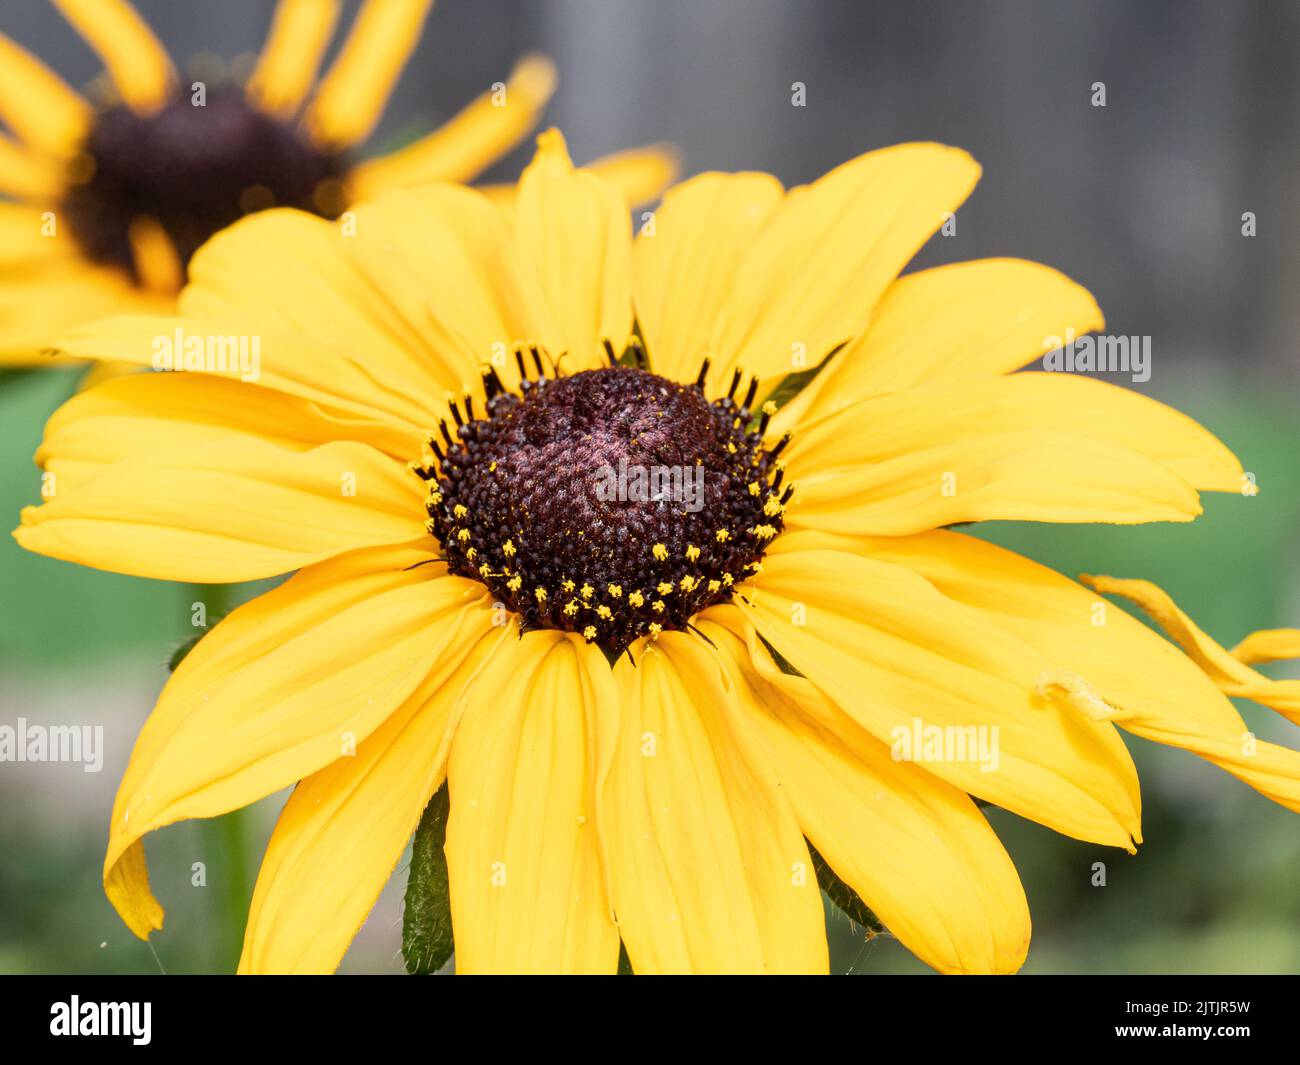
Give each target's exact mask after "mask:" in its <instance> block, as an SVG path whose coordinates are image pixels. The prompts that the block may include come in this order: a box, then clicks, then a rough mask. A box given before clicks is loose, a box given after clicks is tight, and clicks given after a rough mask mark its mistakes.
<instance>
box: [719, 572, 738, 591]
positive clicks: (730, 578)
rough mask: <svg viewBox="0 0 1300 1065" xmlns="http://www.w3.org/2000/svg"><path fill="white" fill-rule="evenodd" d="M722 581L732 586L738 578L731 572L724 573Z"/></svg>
mask: <svg viewBox="0 0 1300 1065" xmlns="http://www.w3.org/2000/svg"><path fill="white" fill-rule="evenodd" d="M722 583H723V584H725V585H726V586H727V587H728V588H730V587H731V586H732V585H733V584H735V583H736V578H735V577H733V576H732V575H731V574H730V573H724V574H723V575H722Z"/></svg>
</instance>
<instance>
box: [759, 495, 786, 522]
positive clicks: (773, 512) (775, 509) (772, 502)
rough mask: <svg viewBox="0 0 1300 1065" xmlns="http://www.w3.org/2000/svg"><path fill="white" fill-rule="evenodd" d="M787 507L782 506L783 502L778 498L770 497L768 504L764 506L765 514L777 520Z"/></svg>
mask: <svg viewBox="0 0 1300 1065" xmlns="http://www.w3.org/2000/svg"><path fill="white" fill-rule="evenodd" d="M783 510H785V507H783V506H781V501H780V500H779V499H777V498H776V496H768V497H767V502H766V503H764V504H763V513H764V514H766V515H767V516H768V517H769V518H775V517H776V516H777V515H778V514H780V513H781V511H783Z"/></svg>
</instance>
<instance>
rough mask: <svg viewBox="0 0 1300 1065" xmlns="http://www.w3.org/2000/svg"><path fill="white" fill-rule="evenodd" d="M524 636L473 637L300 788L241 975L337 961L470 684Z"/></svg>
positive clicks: (509, 631)
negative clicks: (464, 651) (509, 642)
mask: <svg viewBox="0 0 1300 1065" xmlns="http://www.w3.org/2000/svg"><path fill="white" fill-rule="evenodd" d="M476 637H477V642H475V640H476ZM517 638H518V632H517V630H515V629H514V628H513V627H501V628H497V629H494V630H491V631H490V632H488V633H485V634H482V635H481V636H477V634H476V633H473V632H471V633H470V634H469V635H468V637H467V641H466V642H467V644H469V645H472V647H473V650H472V651H470V652H469V654H468V655H466V657H465V660H464V661H463V662H461V663H460V665H459V666H458V667H457V668H456V669H455V670H454V671H452V672H448V671H447V668H446V667H447V665H448V664H449V663H450V662H452V661H454V657H455V656H454V655H452V656H448V659H447V662H445V663H443V666H444V668H443V669H442V670H439V671H438V672H436V673H433V674H431V675H430V676H429V677H428V678H427V679H426V680H425V681H424V682H423V683H421V684H420V686H419V687H418V688H417V689H416V690H415V692H414V693H413V694H412V695H411V696H410V698H408V699H407V700H406V702H404V703H403V704H402V705H401V706H400V707H398V708H397V709H396V710H395V711H394V712H393V713H392V715H391V716H390V717H389V718H388V720H386V721H385V722H384V723H383V724H382V725H380V726H379V727H378V728H377V729H375V731H374V732H373V733H371V734H370V735H369V736H367V737H366V739H365V740H363V741H362V742H361V743H360V744H359V745H358V747H357V749H356V753H355V754H354V755H351V756H347V757H343V758H339V759H337V760H335V761H334V762H331V763H330V764H329V765H327V766H326V767H325V768H324V769H321V770H318V771H317V772H315V773H313V774H312V775H311V776H309V777H307V778H306V779H305V780H303V781H302V783H300V784H299V785H298V786H297V788H295V789H294V792H293V794H292V795H291V796H290V797H289V801H288V802H287V803H286V804H285V807H284V810H283V811H282V812H281V813H280V819H279V821H277V822H276V826H275V832H274V833H273V834H272V835H271V842H270V843H269V844H268V845H267V850H266V857H265V858H264V859H263V860H262V869H261V872H260V873H259V874H258V878H257V888H256V890H255V891H254V893H253V904H252V907H251V909H250V910H249V915H248V925H247V928H246V930H245V933H244V953H243V957H242V958H241V959H240V964H239V971H240V972H242V973H330V972H333V971H334V969H335V968H337V967H338V964H339V962H340V961H341V960H342V958H343V955H344V953H345V952H346V950H347V948H348V944H349V943H350V942H351V941H352V938H353V936H354V935H356V932H357V930H358V929H359V928H360V927H361V925H362V923H363V922H364V921H365V919H366V915H367V914H369V912H370V909H371V907H372V906H374V904H375V900H376V899H377V898H378V897H379V892H380V891H381V890H382V888H383V886H384V882H385V881H386V880H387V879H388V877H389V875H390V873H391V872H392V870H393V867H394V866H395V865H396V864H397V860H398V859H399V858H400V857H401V855H402V851H403V849H404V848H405V847H406V843H407V841H408V840H409V839H410V837H411V833H412V832H414V831H415V827H416V825H418V824H419V822H420V815H421V813H422V812H423V810H424V808H425V806H426V805H427V804H428V802H429V799H430V798H431V797H432V795H433V793H434V792H435V791H437V789H438V788H439V786H440V785H441V784H442V781H443V779H444V778H445V776H446V771H447V770H446V766H447V751H448V749H449V747H450V745H451V738H452V734H453V732H454V731H455V728H456V724H457V722H458V721H459V718H460V708H461V704H462V703H463V701H464V696H463V692H464V690H465V688H466V686H467V685H473V684H474V683H476V682H477V678H478V675H479V674H480V673H481V671H482V670H483V669H485V668H491V666H492V662H493V658H494V655H495V653H496V650H497V647H498V645H499V644H500V643H501V642H502V640H504V639H517ZM444 673H445V674H446V675H445V676H444V675H443V674H444Z"/></svg>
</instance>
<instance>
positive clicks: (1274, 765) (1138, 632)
mask: <svg viewBox="0 0 1300 1065" xmlns="http://www.w3.org/2000/svg"><path fill="white" fill-rule="evenodd" d="M783 546H784V547H788V548H789V549H796V548H799V547H800V546H802V547H805V548H806V547H808V546H837V547H839V548H840V549H843V550H853V551H857V552H861V553H863V554H865V555H867V556H869V557H871V558H876V559H879V560H881V561H884V562H891V563H895V564H897V565H900V566H906V567H907V568H909V569H911V570H913V571H914V572H916V573H919V574H920V575H921V576H923V577H924V578H925V579H926V580H928V581H930V583H931V584H933V585H934V586H935V587H936V588H938V589H939V590H940V591H941V592H942V593H943V594H944V595H946V596H948V597H949V598H950V599H954V600H956V601H958V602H960V603H963V604H965V605H966V606H968V607H970V608H971V609H973V610H976V611H978V612H979V613H980V614H981V615H983V616H984V617H985V618H986V619H987V621H988V623H989V624H991V625H996V626H997V627H999V628H1002V629H1005V630H1006V631H1008V632H1010V633H1012V634H1013V635H1015V636H1017V637H1019V638H1020V639H1022V640H1024V642H1025V643H1027V644H1029V645H1031V646H1032V647H1034V648H1035V649H1036V650H1038V651H1040V652H1041V653H1042V654H1043V655H1045V656H1046V657H1047V658H1049V659H1051V661H1052V662H1053V663H1055V664H1056V666H1058V667H1059V668H1060V669H1062V670H1065V671H1068V672H1070V673H1072V674H1074V675H1076V676H1080V677H1083V678H1085V679H1086V680H1087V682H1088V684H1089V685H1091V686H1092V687H1093V688H1095V690H1096V692H1097V693H1098V695H1099V696H1100V697H1101V699H1102V700H1104V704H1105V705H1103V706H1101V707H1100V708H1098V707H1096V706H1095V705H1094V706H1092V707H1091V709H1092V710H1093V711H1094V712H1096V711H1098V710H1100V713H1101V714H1102V716H1107V717H1111V718H1112V719H1113V720H1114V721H1115V723H1116V724H1118V725H1119V726H1120V727H1121V728H1123V729H1125V730H1126V731H1129V732H1132V733H1133V734H1134V735H1137V736H1142V737H1144V738H1146V739H1150V740H1154V741H1155V742H1157V743H1164V744H1169V745H1171V746H1175V747H1182V748H1186V749H1187V750H1190V751H1192V752H1193V753H1195V754H1198V755H1201V756H1202V757H1204V758H1206V759H1208V760H1209V761H1211V762H1213V763H1214V764H1215V765H1218V766H1220V767H1221V768H1222V769H1224V770H1226V771H1227V772H1229V773H1232V774H1233V775H1234V776H1237V777H1239V778H1240V779H1241V780H1243V781H1245V782H1246V783H1247V784H1249V785H1250V786H1251V787H1253V788H1256V789H1257V790H1259V791H1260V792H1262V793H1263V794H1265V795H1267V796H1268V797H1269V798H1271V799H1273V800H1274V801H1276V802H1279V803H1281V804H1282V805H1284V806H1288V807H1290V808H1291V809H1300V752H1295V751H1290V750H1287V749H1286V748H1284V747H1279V746H1276V745H1274V744H1267V743H1258V742H1257V741H1254V739H1253V737H1251V736H1250V734H1249V733H1248V731H1247V728H1246V724H1245V722H1243V721H1242V719H1241V715H1240V714H1238V713H1237V711H1236V710H1235V709H1234V708H1233V706H1232V704H1231V703H1230V702H1228V700H1227V699H1226V698H1225V697H1224V696H1223V694H1222V693H1221V692H1219V691H1218V690H1216V688H1215V685H1214V683H1213V682H1212V681H1211V679H1210V677H1208V676H1206V674H1205V673H1204V672H1203V671H1202V670H1201V669H1199V668H1198V667H1197V666H1196V664H1194V663H1193V662H1192V661H1191V660H1190V659H1189V658H1188V657H1186V656H1185V655H1183V654H1182V653H1180V652H1179V650H1178V649H1177V648H1176V647H1175V646H1174V645H1173V644H1171V643H1169V642H1167V641H1166V640H1162V639H1161V638H1160V637H1159V636H1157V635H1156V634H1155V633H1154V632H1152V631H1151V630H1150V629H1149V628H1147V626H1145V625H1143V624H1141V623H1140V622H1139V621H1137V620H1136V619H1134V618H1132V617H1130V616H1129V615H1128V614H1126V613H1124V612H1123V611H1121V610H1115V609H1114V608H1112V607H1110V606H1109V605H1108V604H1107V603H1106V602H1105V601H1104V600H1103V599H1101V598H1099V597H1098V596H1097V595H1096V594H1095V593H1093V592H1090V591H1089V590H1088V589H1086V588H1084V587H1082V586H1080V585H1078V584H1076V583H1075V582H1074V581H1071V580H1069V579H1068V578H1066V577H1063V576H1061V575H1060V574H1059V573H1056V572H1054V571H1052V570H1050V569H1048V568H1046V567H1045V566H1040V565H1038V564H1037V563H1035V562H1031V561H1029V560H1028V559H1026V558H1023V557H1021V556H1020V555H1017V554H1015V553H1014V552H1011V551H1006V550H1004V549H1002V548H1000V547H995V546H993V545H992V544H989V543H985V542H984V541H982V540H978V539H975V538H974V537H970V536H964V535H962V534H960V533H952V532H933V533H926V534H924V535H921V536H908V537H857V538H854V539H853V540H852V541H849V540H846V539H842V538H833V537H827V536H825V535H823V534H820V533H799V534H797V535H796V536H791V537H783V538H782V540H781V541H778V544H777V547H778V548H782V547H783ZM1201 635H1202V636H1204V634H1201ZM1206 639H1208V638H1206ZM1121 711H1122V712H1121Z"/></svg>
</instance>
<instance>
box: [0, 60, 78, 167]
mask: <svg viewBox="0 0 1300 1065" xmlns="http://www.w3.org/2000/svg"><path fill="white" fill-rule="evenodd" d="M0 119H3V120H4V122H5V125H7V126H8V127H9V128H10V129H11V130H13V131H14V133H16V134H17V135H18V136H19V137H21V138H22V139H23V141H25V142H26V143H27V144H29V145H31V146H32V147H34V148H39V149H41V150H42V151H45V152H48V153H49V154H50V155H53V156H56V157H58V158H67V157H69V156H71V155H72V154H73V153H74V152H75V151H76V150H77V146H78V145H79V144H80V143H81V141H82V138H83V137H85V135H86V130H87V129H89V127H90V120H91V110H90V105H89V104H87V103H86V101H85V100H83V99H82V98H81V97H80V96H78V95H77V94H76V93H75V92H74V91H73V90H72V89H70V88H69V87H68V85H67V83H66V82H64V80H63V79H62V78H60V77H59V76H58V75H57V74H55V73H54V72H53V71H52V70H50V68H49V67H47V66H46V65H45V64H44V63H42V62H41V61H40V60H39V59H37V58H36V57H35V56H34V55H32V54H31V52H29V51H27V49H25V48H23V47H21V46H20V45H18V44H15V43H14V42H13V41H11V40H10V39H9V38H8V37H6V36H5V35H4V34H0Z"/></svg>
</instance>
